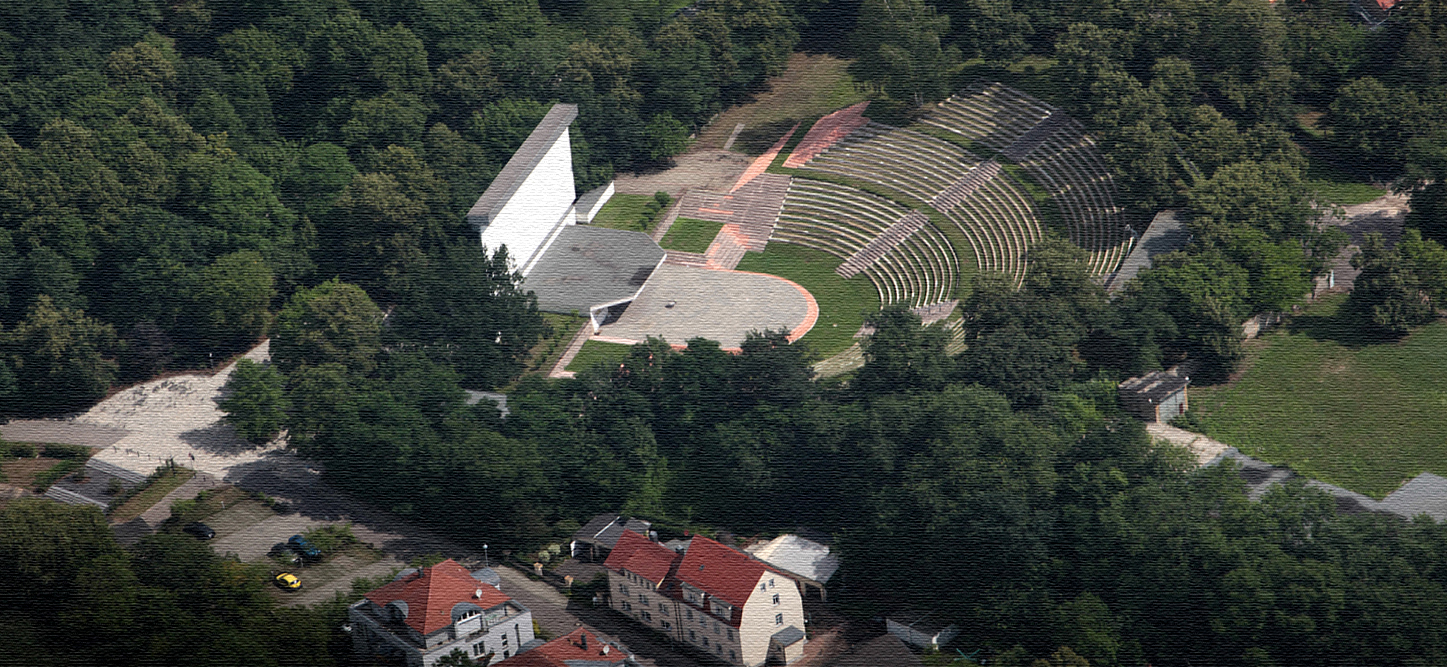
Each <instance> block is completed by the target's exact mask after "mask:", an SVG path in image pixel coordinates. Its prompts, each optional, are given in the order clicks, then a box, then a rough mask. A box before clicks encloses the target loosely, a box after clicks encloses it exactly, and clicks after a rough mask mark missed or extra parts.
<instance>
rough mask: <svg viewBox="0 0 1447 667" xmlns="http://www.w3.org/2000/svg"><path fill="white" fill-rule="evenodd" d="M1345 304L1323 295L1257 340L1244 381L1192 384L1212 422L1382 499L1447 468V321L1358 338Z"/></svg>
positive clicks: (1217, 433) (1246, 443)
mask: <svg viewBox="0 0 1447 667" xmlns="http://www.w3.org/2000/svg"><path fill="white" fill-rule="evenodd" d="M1338 306H1339V301H1337V302H1331V303H1326V304H1323V306H1322V307H1319V308H1317V309H1313V311H1312V312H1311V313H1309V314H1308V315H1306V316H1302V317H1298V318H1297V321H1296V322H1295V323H1294V324H1293V325H1292V326H1290V327H1288V328H1287V330H1284V331H1279V332H1276V333H1273V334H1270V335H1268V336H1266V337H1265V338H1264V339H1263V340H1262V341H1260V342H1259V343H1256V344H1253V345H1256V346H1257V347H1256V349H1254V350H1253V355H1252V356H1253V357H1254V359H1253V363H1252V364H1251V366H1250V368H1249V369H1248V370H1247V371H1246V372H1245V374H1244V375H1243V377H1242V378H1241V379H1240V380H1239V381H1238V382H1236V383H1234V384H1232V385H1230V386H1220V387H1199V388H1196V387H1193V388H1192V389H1191V393H1192V395H1191V402H1192V405H1193V406H1194V407H1195V408H1196V409H1197V410H1199V411H1200V412H1201V413H1202V415H1203V421H1204V423H1205V424H1206V427H1207V430H1208V431H1209V432H1210V434H1211V435H1212V436H1213V437H1216V438H1217V439H1220V440H1221V441H1223V442H1226V443H1228V444H1231V445H1235V446H1236V447H1239V448H1240V449H1241V450H1242V451H1244V452H1246V453H1247V454H1250V455H1252V456H1258V457H1260V458H1262V459H1264V460H1267V461H1271V462H1274V463H1284V464H1288V465H1290V466H1291V467H1292V468H1293V469H1295V470H1297V471H1299V472H1301V473H1302V474H1304V475H1306V476H1308V477H1312V478H1316V479H1320V480H1322V481H1325V482H1329V483H1332V484H1337V485H1340V486H1343V487H1346V488H1348V489H1351V490H1353V491H1357V492H1360V493H1365V494H1368V495H1371V496H1373V497H1376V498H1381V497H1383V496H1384V495H1386V494H1387V493H1390V492H1391V491H1393V490H1395V489H1396V488H1397V487H1398V486H1399V485H1400V484H1401V483H1402V482H1404V481H1406V480H1408V479H1410V478H1411V477H1413V476H1415V475H1417V474H1418V473H1421V472H1423V471H1428V472H1433V473H1436V474H1439V475H1447V410H1444V409H1447V390H1444V388H1443V386H1442V383H1441V379H1442V378H1443V377H1447V323H1442V322H1439V323H1436V324H1432V325H1429V326H1427V327H1424V328H1422V329H1421V330H1419V331H1417V332H1416V333H1414V334H1412V335H1411V336H1409V337H1408V338H1406V339H1405V340H1403V341H1401V342H1398V343H1391V344H1376V345H1366V346H1360V347H1358V346H1352V345H1349V344H1343V343H1342V342H1338V340H1336V338H1337V336H1336V332H1337V331H1340V330H1341V329H1342V327H1341V326H1340V325H1339V324H1338V323H1337V322H1336V320H1335V314H1336V309H1337V307H1338Z"/></svg>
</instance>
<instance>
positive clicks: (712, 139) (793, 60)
mask: <svg viewBox="0 0 1447 667" xmlns="http://www.w3.org/2000/svg"><path fill="white" fill-rule="evenodd" d="M849 63H850V61H848V60H841V59H839V58H835V57H833V56H827V55H812V54H804V53H795V54H794V55H792V56H790V57H789V66H788V69H786V70H785V71H784V73H783V74H781V75H779V76H777V77H774V78H772V79H770V80H769V90H767V91H765V92H762V93H759V94H758V95H756V96H754V99H753V101H751V102H749V103H747V104H741V105H739V106H735V107H732V108H729V109H727V110H725V111H724V112H723V113H722V114H719V117H718V118H716V119H714V121H713V122H712V123H710V124H709V126H708V127H706V128H704V129H703V131H702V132H700V133H699V137H698V142H697V144H696V145H697V146H698V147H699V148H722V147H723V145H724V142H725V141H727V140H728V137H729V135H730V134H732V133H733V131H734V126H736V125H737V124H739V123H743V124H744V131H743V132H742V133H740V134H739V137H738V139H736V140H735V141H734V145H733V147H732V149H733V150H735V151H739V152H742V153H748V154H751V155H757V154H759V153H762V152H764V150H766V149H767V148H768V147H769V146H770V145H771V144H773V143H774V142H775V141H778V139H779V137H780V136H783V134H784V132H787V131H788V130H789V127H790V126H792V125H793V124H794V123H801V125H800V126H799V133H798V134H799V135H802V134H803V133H804V132H805V131H807V130H808V129H809V126H810V124H812V123H813V122H814V120H815V119H817V118H819V117H820V116H823V115H824V114H827V113H830V112H833V111H836V110H838V109H841V108H843V107H847V106H849V105H851V104H854V103H856V102H862V101H864V100H865V98H866V97H867V94H866V93H865V91H864V89H863V88H861V87H860V86H859V85H858V84H857V82H855V80H854V77H853V76H851V75H850V74H849Z"/></svg>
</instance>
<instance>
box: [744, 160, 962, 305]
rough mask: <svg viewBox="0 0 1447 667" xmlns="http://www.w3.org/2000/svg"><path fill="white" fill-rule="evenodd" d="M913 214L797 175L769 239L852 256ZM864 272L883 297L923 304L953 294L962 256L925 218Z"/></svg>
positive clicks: (883, 300) (854, 191)
mask: <svg viewBox="0 0 1447 667" xmlns="http://www.w3.org/2000/svg"><path fill="white" fill-rule="evenodd" d="M909 215H911V214H910V211H909V210H908V209H905V208H903V207H901V206H899V205H898V204H896V203H894V202H891V201H889V200H888V199H885V198H883V197H879V196H877V195H873V194H870V193H868V192H864V191H862V190H858V189H855V188H851V187H848V186H844V185H838V184H835V183H829V182H825V181H814V180H810V179H805V178H796V179H794V182H793V183H792V184H791V185H790V187H789V193H788V196H786V197H785V199H784V206H783V209H782V210H781V211H780V213H779V221H778V223H777V224H775V226H774V231H773V235H772V236H771V237H770V240H771V241H781V242H784V243H793V244H796V245H802V246H806V247H810V248H814V249H817V250H821V251H824V252H827V253H829V254H831V255H834V256H836V257H839V258H841V259H845V260H848V259H849V258H851V257H855V256H856V255H858V254H860V253H861V251H863V250H865V248H866V247H868V246H869V245H870V243H871V242H872V241H875V240H876V239H878V238H879V237H880V236H881V235H884V234H885V233H886V232H888V231H889V230H890V229H891V228H894V227H895V226H896V224H897V223H899V222H900V221H901V220H902V219H904V218H905V217H906V216H909ZM914 215H915V216H917V215H918V214H914ZM914 219H915V220H916V221H918V218H917V217H916V218H914ZM895 233H896V234H899V233H900V232H899V230H898V229H896V230H895ZM876 247H878V246H876ZM856 261H858V260H856ZM863 273H864V274H865V275H866V276H868V277H869V279H870V281H871V282H873V283H874V285H875V288H876V290H877V291H878V292H879V299H880V302H881V303H883V304H892V303H906V304H909V305H910V306H914V307H917V306H924V305H929V304H934V303H939V302H941V301H947V300H949V299H950V298H952V295H953V293H954V288H955V283H956V282H957V281H958V280H959V259H958V258H957V257H956V255H955V251H954V248H953V247H951V245H950V243H949V240H948V239H946V238H945V236H944V235H943V234H941V233H940V231H939V230H938V229H935V228H934V226H933V225H931V224H929V223H928V222H925V223H924V224H923V225H922V226H920V227H919V228H918V229H917V230H915V231H914V232H913V233H909V234H907V235H904V236H903V238H902V239H899V240H897V243H896V244H894V245H892V246H891V247H889V248H888V250H887V251H885V252H882V253H880V254H878V256H877V257H874V258H873V261H871V262H869V263H868V264H867V265H866V266H864V267H863Z"/></svg>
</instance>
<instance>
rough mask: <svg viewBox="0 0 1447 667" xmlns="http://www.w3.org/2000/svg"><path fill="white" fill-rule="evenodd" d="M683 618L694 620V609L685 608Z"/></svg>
mask: <svg viewBox="0 0 1447 667" xmlns="http://www.w3.org/2000/svg"><path fill="white" fill-rule="evenodd" d="M683 620H685V621H692V620H693V610H692V609H685V610H683Z"/></svg>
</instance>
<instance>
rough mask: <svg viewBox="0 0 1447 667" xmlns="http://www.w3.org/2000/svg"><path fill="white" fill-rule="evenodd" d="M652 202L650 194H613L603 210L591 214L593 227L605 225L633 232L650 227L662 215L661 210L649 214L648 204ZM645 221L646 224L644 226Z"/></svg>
mask: <svg viewBox="0 0 1447 667" xmlns="http://www.w3.org/2000/svg"><path fill="white" fill-rule="evenodd" d="M652 202H653V197H652V196H651V195H625V194H615V195H613V196H612V197H610V198H609V199H608V203H607V204H604V205H603V210H601V211H598V215H595V216H593V222H592V223H590V224H592V225H593V226H595V227H607V228H609V229H627V230H631V231H635V232H639V231H645V230H646V229H651V228H652V227H653V225H654V223H656V222H657V221H658V218H659V217H660V216H662V215H663V212H662V211H659V212H657V213H652V214H650V213H649V212H648V204H649V203H652ZM645 221H646V222H647V226H646V227H645Z"/></svg>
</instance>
